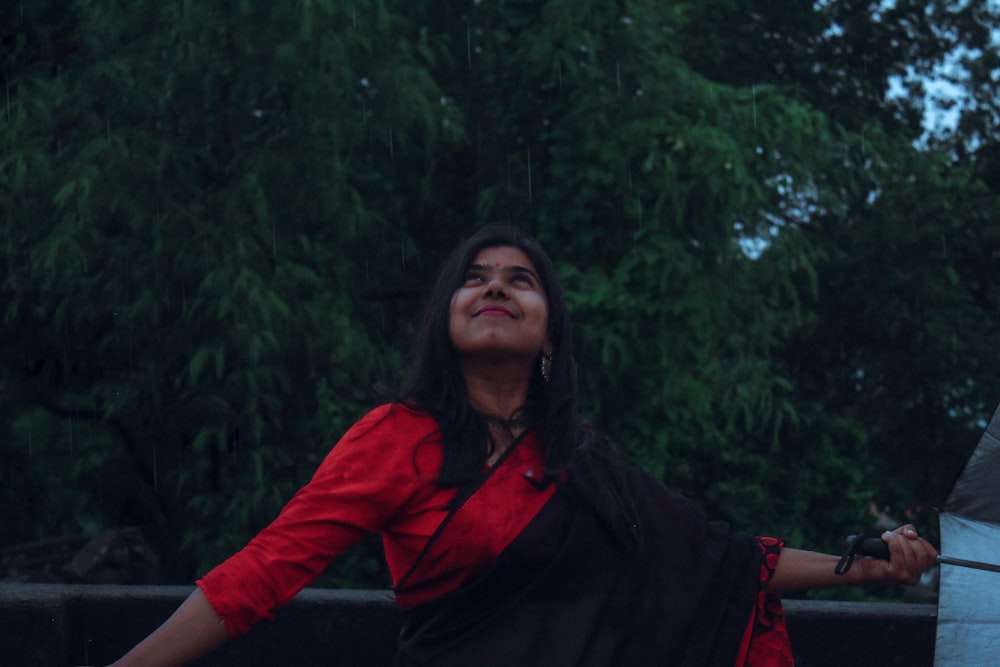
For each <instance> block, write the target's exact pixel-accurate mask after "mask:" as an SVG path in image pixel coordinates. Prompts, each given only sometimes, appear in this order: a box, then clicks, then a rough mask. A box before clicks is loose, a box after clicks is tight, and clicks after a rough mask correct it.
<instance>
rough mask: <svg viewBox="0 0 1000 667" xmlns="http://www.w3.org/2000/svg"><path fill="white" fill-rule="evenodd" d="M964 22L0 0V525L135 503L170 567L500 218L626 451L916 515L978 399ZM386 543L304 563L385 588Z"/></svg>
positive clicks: (998, 378) (982, 400) (226, 523)
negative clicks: (529, 241)
mask: <svg viewBox="0 0 1000 667" xmlns="http://www.w3.org/2000/svg"><path fill="white" fill-rule="evenodd" d="M991 12H995V10H994V9H991V8H990V4H989V3H988V2H986V0H970V1H968V2H965V3H960V4H958V5H956V4H955V3H949V2H944V1H932V2H919V3H918V2H911V1H909V0H897V1H896V2H894V3H881V4H879V3H867V2H856V1H854V0H826V1H825V2H816V3H812V4H810V3H802V2H790V1H787V0H786V1H782V2H774V1H773V0H767V1H765V0H753V1H750V2H746V1H742V0H741V1H739V2H737V1H735V0H708V1H706V0H699V1H698V2H653V1H650V0H645V1H641V0H639V1H635V2H627V1H620V0H619V1H614V2H608V1H606V0H603V1H601V2H597V1H594V0H573V1H572V2H569V1H567V0H550V1H548V2H526V1H512V0H508V1H506V2H481V1H479V0H476V1H474V2H468V1H466V2H434V3H412V2H392V1H386V2H378V3H373V2H367V1H365V2H362V1H352V0H340V1H338V2H333V1H332V0H303V1H302V2H297V3H284V4H273V3H263V2H253V1H251V0H219V1H218V2H212V3H195V2H190V1H187V0H163V1H162V2H158V3H153V4H149V3H128V2H117V1H114V0H78V1H75V2H71V3H66V2H56V1H54V0H48V1H46V0H39V1H37V2H31V3H24V2H20V3H19V2H14V3H6V4H5V5H4V6H3V8H2V9H0V44H2V50H0V62H2V75H3V99H2V101H0V216H2V218H0V225H2V235H0V244H2V259H0V305H2V308H3V311H2V312H3V323H2V329H0V506H2V516H3V519H4V520H3V521H2V522H0V545H14V544H21V543H25V542H31V541H44V540H45V539H51V538H55V537H60V536H66V535H76V534H80V533H88V532H93V531H96V530H100V529H103V528H108V527H115V526H125V525H135V526H138V527H140V528H141V529H142V531H143V534H144V535H145V536H146V538H147V540H149V542H150V543H151V544H152V545H153V546H154V547H155V549H156V550H157V552H158V553H159V555H160V557H161V559H162V563H163V566H164V567H163V571H164V579H165V581H166V582H169V583H186V582H189V581H191V579H192V578H193V577H195V576H197V575H198V574H199V573H201V572H203V571H205V570H206V569H207V568H209V567H211V566H212V565H213V564H214V563H216V562H218V561H219V560H221V559H222V558H224V557H225V556H227V555H228V554H229V553H231V552H233V551H234V550H236V549H238V548H240V547H241V546H242V545H243V544H244V543H245V542H246V540H247V539H249V538H250V537H251V536H252V535H253V534H254V532H255V531H257V530H259V529H260V528H262V527H263V526H264V525H266V524H267V522H268V521H270V520H271V518H273V517H274V516H275V514H276V513H277V511H278V510H279V509H280V507H281V505H282V504H283V502H285V501H286V500H287V499H288V498H289V497H290V496H291V494H292V493H293V492H294V490H295V489H296V488H297V487H298V486H300V485H301V484H303V483H305V482H306V481H307V480H308V479H309V476H310V475H311V472H312V470H313V469H314V468H315V466H316V465H317V464H318V462H319V461H320V460H321V458H322V457H323V456H324V454H325V453H326V451H328V449H329V448H330V447H331V446H332V444H333V443H335V442H336V440H337V438H338V436H339V435H340V434H341V433H343V431H344V430H346V428H347V427H348V426H349V425H350V424H351V423H352V422H353V421H354V420H355V419H357V418H358V417H359V416H361V415H362V414H363V413H364V412H365V411H366V410H367V409H368V408H370V407H371V406H373V405H374V404H375V403H376V402H377V401H378V400H379V398H378V394H377V392H376V390H375V388H376V387H377V386H379V385H389V386H391V385H392V384H393V383H394V382H395V381H397V380H398V379H399V378H400V374H401V372H402V369H403V368H405V365H406V363H407V355H408V353H409V344H410V339H411V335H412V333H413V331H414V327H415V323H416V320H417V318H418V316H419V312H420V308H421V306H422V302H423V299H424V297H425V289H426V288H427V287H428V286H429V283H430V281H431V280H432V278H433V275H434V273H435V271H436V269H437V267H438V265H439V263H440V261H441V260H442V259H443V257H444V255H445V254H446V253H447V252H448V250H450V249H451V247H453V246H454V245H455V243H456V242H457V241H458V240H459V239H460V238H462V237H463V236H465V235H467V234H469V233H471V232H472V231H473V230H474V229H475V228H476V227H477V226H479V225H480V224H482V223H484V222H493V221H501V222H508V223H511V224H516V225H518V226H519V227H521V228H522V229H524V230H525V231H527V232H529V233H531V234H533V235H535V236H537V237H538V238H539V239H540V240H541V241H542V242H543V244H544V245H546V246H547V248H548V249H549V250H550V253H551V254H552V255H553V258H554V260H555V262H556V264H557V266H558V267H559V270H560V272H561V276H562V279H563V280H564V284H565V287H566V289H567V292H568V298H569V301H570V304H571V308H572V311H573V314H574V318H575V319H574V322H575V327H576V328H575V335H576V345H577V350H576V354H577V360H578V362H579V365H580V380H581V390H582V393H583V403H584V406H585V410H586V413H587V415H588V416H589V417H590V418H591V419H592V420H593V421H594V422H595V423H596V424H597V425H598V426H599V427H601V428H602V429H605V430H606V431H608V432H609V433H610V434H611V435H612V437H613V439H614V440H615V441H616V442H617V443H618V444H619V445H620V447H621V448H622V449H623V450H624V451H625V452H626V453H627V454H628V455H629V457H631V458H632V459H633V460H634V461H636V462H637V463H639V464H641V465H643V466H644V467H646V468H647V469H648V470H650V471H651V472H653V473H654V474H656V475H658V476H660V477H661V478H662V479H664V480H665V481H666V482H667V483H669V484H670V485H672V486H675V487H678V488H680V489H681V490H683V491H684V492H685V493H687V494H689V495H690V496H692V497H693V498H695V499H697V500H698V501H699V502H701V503H702V504H703V505H704V506H705V507H706V508H707V509H708V511H709V513H710V514H711V515H712V516H714V517H718V518H722V519H725V520H728V521H730V522H732V523H734V524H735V525H736V526H738V527H740V528H742V529H745V530H750V531H755V532H759V533H763V534H781V535H787V536H789V537H790V538H791V540H792V542H793V543H794V545H796V546H801V547H805V548H814V549H822V550H827V551H839V550H840V548H841V545H842V540H843V537H844V536H845V535H846V534H849V533H854V532H859V531H862V530H865V529H868V528H870V527H871V526H872V525H873V524H874V523H875V522H876V517H875V514H878V513H883V514H887V515H889V516H891V517H893V518H894V519H897V520H904V519H912V520H913V521H915V522H916V523H917V524H918V526H919V527H920V528H921V529H922V530H923V531H925V532H927V533H929V534H931V535H934V534H935V531H936V519H935V516H934V514H933V508H934V507H935V506H936V505H938V504H940V503H941V502H942V500H943V498H944V496H945V494H946V493H947V490H948V489H949V487H950V485H951V482H952V481H953V478H954V476H955V475H956V474H957V473H958V471H959V470H960V468H961V465H962V463H963V462H964V460H965V459H966V457H967V456H968V454H969V453H970V452H971V450H972V448H973V447H974V445H975V444H976V442H977V440H978V438H979V432H980V431H981V429H982V428H983V427H984V426H985V420H986V419H987V417H988V416H989V415H990V414H991V412H992V410H993V408H994V407H995V405H996V403H997V402H998V400H1000V357H998V355H997V354H996V352H995V350H994V346H995V343H996V342H997V340H998V333H1000V332H998V327H1000V309H998V307H1000V303H998V297H1000V294H998V280H997V277H998V272H997V266H998V262H1000V227H998V225H997V222H996V221H997V219H998V216H997V214H998V204H1000V199H998V193H1000V176H998V174H1000V141H998V139H1000V132H998V128H997V118H998V115H997V99H996V97H995V93H994V92H993V91H994V86H992V85H991V83H992V82H993V81H995V78H996V76H997V71H998V66H1000V62H998V56H997V45H996V44H995V42H994V41H993V40H994V38H993V32H995V31H996V29H997V15H996V14H995V13H991ZM947 64H950V65H951V69H948V68H947V67H945V65H947ZM928 76H930V77H935V78H937V79H938V80H941V79H948V78H951V79H954V80H955V82H956V83H958V84H961V86H962V88H961V91H962V92H961V95H960V103H957V102H955V101H951V100H949V99H944V100H940V99H938V100H935V95H937V93H936V92H935V90H938V89H936V88H933V87H931V86H929V85H927V81H928V79H926V78H925V77H928ZM893 81H895V82H896V85H895V87H894V86H893V84H892V82H893ZM932 103H937V104H938V105H944V107H950V114H951V115H950V116H949V119H951V120H953V121H954V122H953V123H952V124H950V125H944V126H940V125H939V126H936V127H937V130H936V131H928V125H927V122H926V117H925V110H926V109H927V108H928V105H929V104H932ZM378 553H379V545H378V541H377V540H375V539H371V540H366V541H365V542H363V543H362V544H361V545H359V547H358V548H356V549H354V550H352V551H351V552H350V553H349V554H347V555H346V556H345V557H343V558H341V559H338V560H337V561H336V562H335V563H334V564H333V565H332V566H331V568H330V571H329V572H328V573H327V575H325V576H324V578H323V581H322V583H323V584H325V585H341V586H348V585H349V586H384V585H386V583H387V582H386V580H385V571H384V568H383V567H382V566H381V565H380V564H379V563H378Z"/></svg>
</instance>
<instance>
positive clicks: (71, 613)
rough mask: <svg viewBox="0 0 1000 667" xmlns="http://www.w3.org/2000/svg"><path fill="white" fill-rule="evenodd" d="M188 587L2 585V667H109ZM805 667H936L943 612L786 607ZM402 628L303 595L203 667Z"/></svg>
mask: <svg viewBox="0 0 1000 667" xmlns="http://www.w3.org/2000/svg"><path fill="white" fill-rule="evenodd" d="M191 590H192V589H191V588H190V587H183V586H86V585H79V586H76V585H55V584H0V666H3V667H21V666H24V667H29V666H30V667H49V666H52V667H66V666H67V665H103V664H106V663H108V662H110V661H112V660H114V659H115V658H117V657H118V656H120V655H121V654H122V653H124V652H125V651H127V650H128V648H129V647H131V646H132V645H133V644H134V643H135V642H136V641H138V640H139V639H141V638H142V637H144V636H145V635H146V634H147V633H148V632H149V631H151V630H152V629H154V628H155V627H156V626H157V625H159V624H160V623H161V622H162V621H163V620H164V619H166V618H167V616H169V615H170V614H171V612H172V611H173V610H174V609H175V608H176V607H177V605H178V604H180V602H181V601H182V600H183V599H184V598H185V597H186V596H187V594H188V593H189V592H190V591H191ZM785 609H786V612H787V615H788V624H789V630H790V632H791V635H792V644H793V649H794V651H795V656H796V664H797V665H798V667H827V666H831V667H832V666H833V665H838V666H840V665H851V667H867V666H871V667H888V666H891V665H906V666H907V667H924V666H926V667H930V666H931V665H932V664H933V652H934V628H935V622H936V608H935V606H934V605H924V604H861V603H843V602H806V601H798V600H788V601H786V603H785ZM397 631H398V620H397V617H396V610H395V605H394V603H393V601H392V597H391V593H389V592H388V591H345V590H338V591H334V590H317V589H309V590H305V591H303V592H302V593H300V594H299V595H298V597H296V598H295V600H293V601H292V602H291V603H290V604H289V605H288V606H287V607H285V608H284V609H283V610H281V612H279V613H278V615H277V617H276V618H275V620H274V621H272V622H267V623H262V624H261V625H259V626H257V627H256V628H255V629H254V630H253V631H252V632H251V633H250V634H248V635H246V636H245V637H242V638H240V639H239V640H237V641H235V642H232V643H230V644H229V645H227V646H225V647H224V648H222V649H221V650H220V651H218V652H217V653H215V654H213V655H212V656H211V657H210V658H207V659H205V660H203V661H201V662H200V663H198V665H200V666H201V667H237V666H239V667H257V666H260V667H264V666H267V667H278V666H281V665H296V666H297V667H309V666H311V665H324V666H327V665H338V666H339V667H379V666H381V665H387V666H391V665H392V657H393V652H394V650H395V638H396V633H397Z"/></svg>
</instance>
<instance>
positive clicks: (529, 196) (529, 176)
mask: <svg viewBox="0 0 1000 667" xmlns="http://www.w3.org/2000/svg"><path fill="white" fill-rule="evenodd" d="M528 201H529V202H530V201H531V148H528Z"/></svg>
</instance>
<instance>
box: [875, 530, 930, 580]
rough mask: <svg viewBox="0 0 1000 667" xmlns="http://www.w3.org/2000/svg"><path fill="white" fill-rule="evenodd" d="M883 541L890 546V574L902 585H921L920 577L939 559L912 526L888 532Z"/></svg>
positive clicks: (884, 534)
mask: <svg viewBox="0 0 1000 667" xmlns="http://www.w3.org/2000/svg"><path fill="white" fill-rule="evenodd" d="M882 539H883V540H884V541H885V542H886V544H888V546H889V557H890V560H889V573H890V574H891V576H892V577H893V578H895V579H896V580H897V581H900V582H902V583H905V584H909V585H911V586H912V585H915V584H917V583H919V582H920V575H922V574H923V573H924V572H925V571H926V570H927V568H929V567H930V566H931V565H933V564H934V560H935V559H936V558H937V550H936V549H935V548H934V547H933V546H931V544H930V543H929V542H928V541H927V540H925V539H923V538H922V537H920V536H919V535H918V534H917V529H916V528H914V527H913V526H912V525H910V524H906V525H904V526H900V527H899V528H897V529H896V530H894V531H891V532H890V531H886V532H885V533H883V534H882Z"/></svg>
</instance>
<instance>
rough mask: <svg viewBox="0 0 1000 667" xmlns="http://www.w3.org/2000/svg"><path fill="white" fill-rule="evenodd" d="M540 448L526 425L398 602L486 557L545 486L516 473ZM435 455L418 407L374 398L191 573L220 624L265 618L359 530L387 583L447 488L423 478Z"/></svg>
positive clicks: (407, 560) (406, 602)
mask: <svg viewBox="0 0 1000 667" xmlns="http://www.w3.org/2000/svg"><path fill="white" fill-rule="evenodd" d="M542 456H543V455H542V451H541V446H540V442H539V439H538V438H537V437H536V436H535V435H534V434H533V433H529V434H528V435H527V436H526V437H525V438H524V440H523V441H522V442H521V443H520V444H519V445H518V446H517V447H516V448H515V449H514V450H513V451H512V452H511V453H510V455H508V456H507V457H506V458H505V459H504V460H503V462H502V464H500V465H499V466H497V469H496V470H495V471H494V472H493V474H492V475H491V476H490V480H489V481H488V482H487V484H486V485H485V486H484V487H483V488H482V489H480V490H479V492H478V493H483V492H486V493H492V494H494V495H495V497H496V501H495V502H487V503H476V504H475V507H476V509H475V510H474V511H477V512H481V514H482V516H481V517H476V520H475V521H472V522H468V523H472V524H474V525H475V526H476V529H475V534H474V535H473V534H463V535H461V536H458V535H451V539H455V538H460V540H461V548H451V549H449V548H447V545H440V546H439V545H435V547H436V548H435V554H433V557H432V558H425V559H424V562H422V563H421V567H420V570H419V572H415V573H414V576H411V577H409V578H408V579H407V582H406V584H407V585H406V586H405V589H404V590H402V591H398V592H397V596H396V599H397V603H398V604H399V605H400V606H402V607H407V606H411V605H414V604H417V603H420V602H423V601H425V600H430V599H433V598H436V597H440V596H441V595H443V594H444V593H447V592H449V591H452V590H455V589H457V588H460V587H461V586H462V585H464V584H465V583H467V582H468V581H470V580H472V579H475V578H476V577H477V576H478V575H480V574H481V573H482V572H483V571H484V570H485V569H486V568H487V567H489V565H490V564H491V563H492V562H493V561H494V560H495V559H496V557H497V556H498V555H499V554H500V553H501V552H502V551H503V550H504V549H505V548H506V547H507V545H508V544H509V543H510V542H511V540H513V539H514V538H515V537H516V536H517V535H518V534H519V533H520V532H521V531H522V530H523V529H524V527H525V526H526V525H527V524H528V523H529V522H530V521H531V519H532V518H533V517H534V516H535V514H536V513H537V512H538V510H539V509H541V507H542V506H543V505H544V504H545V502H546V501H547V500H548V498H549V497H550V496H551V494H552V493H553V492H554V490H555V485H549V486H548V487H546V488H545V489H544V490H538V489H536V488H535V487H534V486H533V485H531V484H530V483H528V480H530V479H531V477H532V476H533V475H534V474H536V471H540V470H541V469H542V466H543V457H542ZM441 461H442V443H441V440H440V433H439V431H438V426H437V422H435V421H434V419H433V418H431V417H430V416H429V415H427V414H425V413H422V412H418V411H415V410H411V409H409V408H406V407H404V406H401V405H383V406H380V407H378V408H375V409H374V410H372V411H371V412H370V413H368V414H367V415H366V416H365V417H363V418H362V419H361V420H360V421H358V422H357V423H356V424H355V425H354V426H353V427H352V428H351V429H350V430H349V431H348V432H347V433H346V434H345V435H344V437H343V438H341V440H340V441H339V442H338V443H337V445H336V446H335V447H334V448H333V449H332V451H331V452H330V453H329V455H327V457H326V459H325V460H324V461H323V462H322V463H321V464H320V466H319V469H318V470H317V471H316V474H315V475H314V476H313V478H312V480H311V481H310V482H309V483H308V484H306V486H304V487H302V489H300V490H299V491H298V492H297V493H296V494H295V496H294V497H293V498H292V499H291V501H289V503H288V504H287V505H286V506H285V507H284V509H282V511H281V513H280V514H279V515H278V517H277V519H275V520H274V522H273V523H272V524H271V525H269V526H268V527H267V528H265V529H264V530H263V531H261V532H260V533H259V534H258V535H257V536H256V537H254V538H253V540H251V541H250V543H249V544H247V546H246V547H244V548H243V549H242V550H241V551H239V552H238V553H236V554H235V555H233V556H232V557H230V558H229V559H227V560H226V561H225V562H223V563H222V564H220V565H219V566H217V567H216V568H214V569H213V570H211V571H210V572H209V573H208V574H206V575H205V576H204V577H202V578H201V579H199V580H198V582H197V584H198V586H199V587H200V588H201V589H202V590H203V591H204V592H205V595H206V597H207V598H208V601H209V603H211V605H212V607H213V608H214V609H215V611H216V613H217V614H219V616H220V617H221V618H222V619H223V620H225V622H226V627H227V628H228V630H229V634H230V635H231V636H233V637H235V636H237V635H239V634H242V633H244V632H246V631H247V630H249V629H250V627H251V626H252V625H253V624H254V623H256V622H257V621H259V620H262V619H270V618H271V617H272V615H273V612H274V611H275V610H276V609H278V608H279V607H281V606H282V605H283V604H285V603H286V602H288V601H289V600H290V599H291V598H292V597H294V596H295V594H296V593H298V592H299V591H300V590H301V589H302V588H304V587H305V586H307V585H308V584H309V583H310V582H312V581H313V580H314V579H315V578H316V577H317V576H319V574H321V573H322V572H323V570H324V569H325V568H326V566H327V564H328V563H329V562H330V561H331V560H332V559H333V558H334V557H336V556H337V555H338V554H340V553H341V552H343V551H344V550H345V549H347V547H349V546H351V545H352V544H354V543H355V542H357V541H358V540H360V539H361V537H362V536H364V535H365V534H366V533H369V532H376V531H377V532H380V533H381V536H382V542H383V545H384V547H385V557H386V562H387V563H388V565H389V571H390V573H391V574H392V579H393V583H394V584H398V583H399V581H400V579H401V578H402V577H403V576H404V575H406V573H407V572H409V570H410V568H411V567H412V566H413V564H414V562H415V560H416V559H417V557H418V556H419V554H420V553H421V552H422V551H423V549H424V547H425V546H426V544H427V541H428V539H429V538H430V537H431V535H432V534H433V533H434V531H435V530H436V529H437V527H438V525H439V524H440V523H441V522H442V521H443V520H444V518H445V516H447V514H448V504H449V502H450V501H451V500H452V498H454V496H455V493H456V490H455V489H454V488H442V487H439V486H438V485H437V484H436V482H435V481H434V480H435V479H436V478H437V475H438V472H439V470H440V468H441ZM518 480H519V481H518ZM511 482H513V483H511ZM460 511H463V512H465V511H469V510H468V509H467V508H465V507H463V508H462V510H460ZM463 523H467V522H463ZM451 544H452V545H454V542H451ZM441 546H443V547H444V548H440V547H441ZM417 575H419V576H417Z"/></svg>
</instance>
